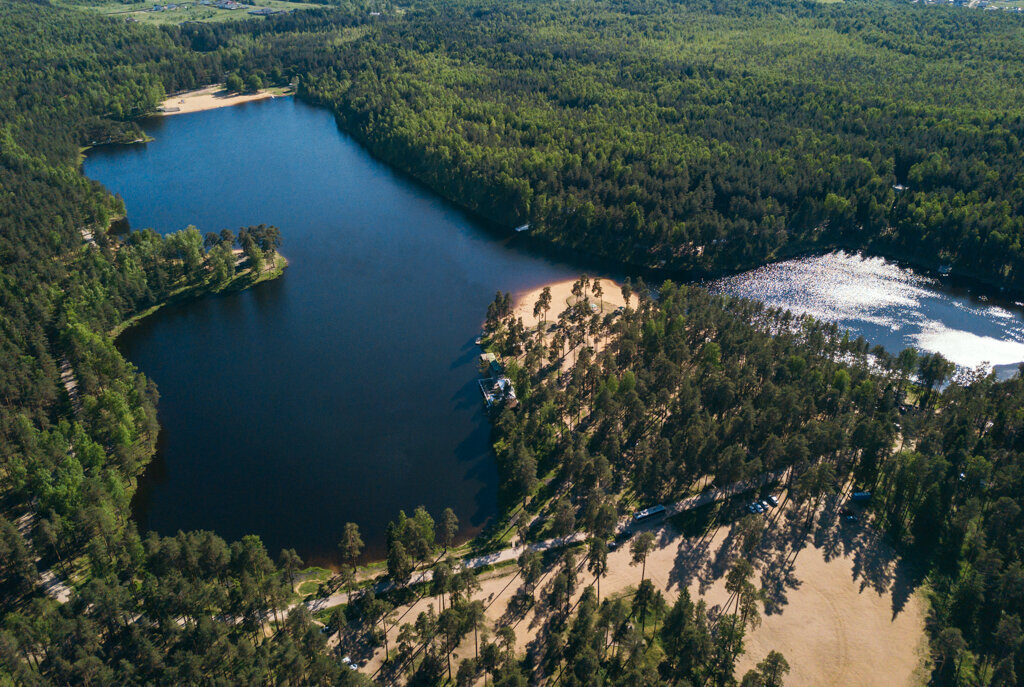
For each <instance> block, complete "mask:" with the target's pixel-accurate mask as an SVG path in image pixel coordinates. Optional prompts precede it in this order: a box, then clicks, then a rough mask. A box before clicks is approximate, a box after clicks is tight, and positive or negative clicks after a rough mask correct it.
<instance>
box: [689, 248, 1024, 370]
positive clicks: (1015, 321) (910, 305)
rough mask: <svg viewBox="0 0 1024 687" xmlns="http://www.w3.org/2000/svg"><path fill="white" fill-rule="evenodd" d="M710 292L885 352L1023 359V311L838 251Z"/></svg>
mask: <svg viewBox="0 0 1024 687" xmlns="http://www.w3.org/2000/svg"><path fill="white" fill-rule="evenodd" d="M709 286H710V288H711V289H712V290H714V291H717V292H720V293H728V294H732V295H735V296H743V297H746V298H755V299H757V300H761V301H764V302H765V303H766V304H768V305H770V306H772V307H779V308H785V309H788V310H791V311H793V312H795V313H806V314H808V315H811V316H813V317H815V318H817V319H820V320H827V321H830V322H835V323H836V324H838V325H839V326H840V327H841V328H843V329H849V330H850V332H851V333H852V334H853V335H855V336H856V335H863V336H864V338H866V339H867V340H868V341H870V342H871V343H872V344H881V345H882V346H885V348H886V349H888V350H889V351H890V352H892V353H896V352H899V351H900V350H902V349H904V348H906V347H908V346H915V347H917V348H919V349H921V350H925V351H930V352H938V353H941V354H942V355H944V356H945V357H947V358H949V359H950V360H952V361H953V362H955V363H956V364H957V365H958V366H960V367H962V368H974V367H977V366H979V365H983V364H984V365H986V366H993V365H1012V364H1015V363H1018V362H1021V361H1024V311H1022V309H1021V307H1020V306H1019V305H1017V304H1014V303H999V304H997V303H994V302H990V301H988V300H986V299H984V297H976V296H973V295H972V294H971V293H969V292H967V291H965V290H962V289H954V288H953V287H951V286H950V285H948V284H946V283H945V282H944V281H942V280H940V279H935V278H931V277H926V276H923V275H921V274H917V273H916V272H913V271H912V270H909V269H907V268H904V267H901V266H899V265H897V264H895V263H893V262H889V261H887V260H884V259H882V258H874V257H865V256H863V255H859V254H851V253H845V252H836V253H830V254H828V255H821V256H817V257H811V258H801V259H798V260H787V261H785V262H781V263H777V264H774V265H768V266H766V267H762V268H760V269H757V270H753V271H750V272H745V273H743V274H739V275H736V276H733V277H728V278H725V279H720V280H717V281H715V282H713V283H711V284H710V285H709Z"/></svg>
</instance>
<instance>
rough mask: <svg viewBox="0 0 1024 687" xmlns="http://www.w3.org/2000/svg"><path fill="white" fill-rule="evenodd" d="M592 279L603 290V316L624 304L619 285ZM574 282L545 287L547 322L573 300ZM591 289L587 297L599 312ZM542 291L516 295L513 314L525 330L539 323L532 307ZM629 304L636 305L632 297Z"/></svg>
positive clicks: (608, 280) (554, 317)
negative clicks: (548, 293)
mask: <svg viewBox="0 0 1024 687" xmlns="http://www.w3.org/2000/svg"><path fill="white" fill-rule="evenodd" d="M594 279H600V280H601V289H602V290H603V295H602V296H601V301H604V313H605V314H607V313H609V312H611V311H613V310H615V308H618V307H619V306H622V305H625V304H626V301H625V299H624V298H623V297H622V287H621V285H619V284H617V283H616V282H614V281H612V280H611V279H604V278H601V277H595V278H594ZM574 281H576V280H575V279H567V280H566V281H560V282H555V283H553V284H547V285H546V286H548V287H550V289H551V310H550V311H548V313H547V321H548V322H552V321H554V320H555V319H557V318H558V314H559V313H560V312H562V311H563V310H565V309H566V308H567V307H569V302H570V300H571V299H572V298H573V295H572V285H573V282H574ZM592 281H593V280H592ZM591 288H592V287H591ZM591 288H588V289H587V295H588V296H589V297H590V300H591V302H593V303H597V304H598V311H600V306H601V304H600V302H599V301H598V300H597V298H595V297H594V293H593V291H592V290H591ZM543 290H544V287H543V286H542V287H540V288H539V289H533V290H532V291H526V292H524V293H519V294H516V301H515V306H514V312H515V314H516V316H517V317H521V318H523V324H524V325H525V326H526V327H527V328H530V327H535V326H536V325H537V323H538V322H539V321H540V320H539V319H538V318H536V317H534V315H533V306H534V305H535V304H536V303H537V299H538V298H540V294H541V291H543ZM631 302H632V304H633V305H636V298H635V297H634V298H633V299H632V301H631Z"/></svg>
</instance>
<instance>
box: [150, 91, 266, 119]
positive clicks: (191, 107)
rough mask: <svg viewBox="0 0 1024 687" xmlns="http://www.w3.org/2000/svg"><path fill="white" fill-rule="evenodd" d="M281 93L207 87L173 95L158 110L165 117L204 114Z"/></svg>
mask: <svg viewBox="0 0 1024 687" xmlns="http://www.w3.org/2000/svg"><path fill="white" fill-rule="evenodd" d="M279 95H285V94H279V93H273V92H271V91H266V90H264V91H258V92H256V93H231V92H229V91H227V90H226V89H225V88H224V87H223V86H221V85H215V86H207V87H206V88H200V89H199V90H196V91H188V92H186V93H179V94H177V95H172V96H171V97H170V98H168V99H167V100H165V101H163V102H162V103H161V104H160V107H159V108H158V110H159V112H160V114H162V115H164V116H169V115H177V114H189V113H190V112H202V111H203V110H214V109H216V108H218V107H231V106H232V105H241V104H242V103H249V102H252V101H254V100H265V99H266V98H276V97H278V96H279Z"/></svg>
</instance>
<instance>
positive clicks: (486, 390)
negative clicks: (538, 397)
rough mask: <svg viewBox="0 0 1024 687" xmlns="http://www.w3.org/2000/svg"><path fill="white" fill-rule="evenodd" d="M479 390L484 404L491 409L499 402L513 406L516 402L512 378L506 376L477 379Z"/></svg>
mask: <svg viewBox="0 0 1024 687" xmlns="http://www.w3.org/2000/svg"><path fill="white" fill-rule="evenodd" d="M477 383H478V384H479V385H480V391H481V393H483V395H484V404H485V405H486V406H487V408H488V409H491V408H493V407H495V406H496V405H499V404H505V405H508V406H509V407H512V408H514V407H515V406H516V404H517V403H518V400H516V390H515V387H513V386H512V380H511V379H509V378H508V377H504V376H502V377H487V378H485V379H479V380H477Z"/></svg>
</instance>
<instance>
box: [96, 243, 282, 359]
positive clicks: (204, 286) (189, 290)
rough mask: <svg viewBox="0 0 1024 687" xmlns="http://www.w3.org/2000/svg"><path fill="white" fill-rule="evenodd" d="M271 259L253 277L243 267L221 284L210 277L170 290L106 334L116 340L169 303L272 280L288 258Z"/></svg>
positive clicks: (232, 291)
mask: <svg viewBox="0 0 1024 687" xmlns="http://www.w3.org/2000/svg"><path fill="white" fill-rule="evenodd" d="M234 252H235V253H236V254H241V252H242V251H241V249H235V251H234ZM273 260H274V262H273V264H268V265H267V266H265V267H264V268H263V269H261V270H260V273H259V274H258V275H257V276H255V277H253V270H252V268H251V267H250V268H247V269H245V270H244V271H241V272H237V273H236V274H235V275H234V276H233V277H231V278H230V280H229V281H227V282H226V283H223V284H214V283H212V280H211V279H210V278H207V279H205V280H204V281H202V282H200V283H198V284H189V285H185V286H182V287H180V288H178V289H176V290H174V291H173V292H171V294H170V295H169V296H168V297H167V298H166V299H164V300H163V301H161V302H160V303H157V304H155V305H152V306H150V307H149V308H146V309H145V310H143V311H141V312H139V313H136V314H135V315H132V316H131V317H129V318H128V319H127V320H125V321H124V322H122V323H120V324H118V325H117V326H116V327H114V328H113V329H111V330H110V331H109V332H107V335H108V336H110V337H111V338H112V339H114V340H116V339H117V337H119V336H121V334H123V333H124V332H125V331H127V330H128V329H130V328H132V327H134V326H135V325H137V324H138V323H139V322H141V321H142V320H144V319H146V318H147V317H149V316H150V315H152V314H154V313H156V312H157V311H159V310H161V309H163V308H165V307H167V306H169V305H174V304H176V303H181V302H183V301H187V300H192V299H197V298H202V297H204V296H210V295H216V294H228V293H237V292H239V291H245V290H246V289H250V288H252V287H254V286H256V285H257V284H261V283H263V282H265V281H272V280H274V279H277V278H278V277H280V276H282V275H283V274H284V270H285V268H286V267H288V259H287V258H285V257H284V256H283V255H281V254H280V253H275V254H274V258H273Z"/></svg>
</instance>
